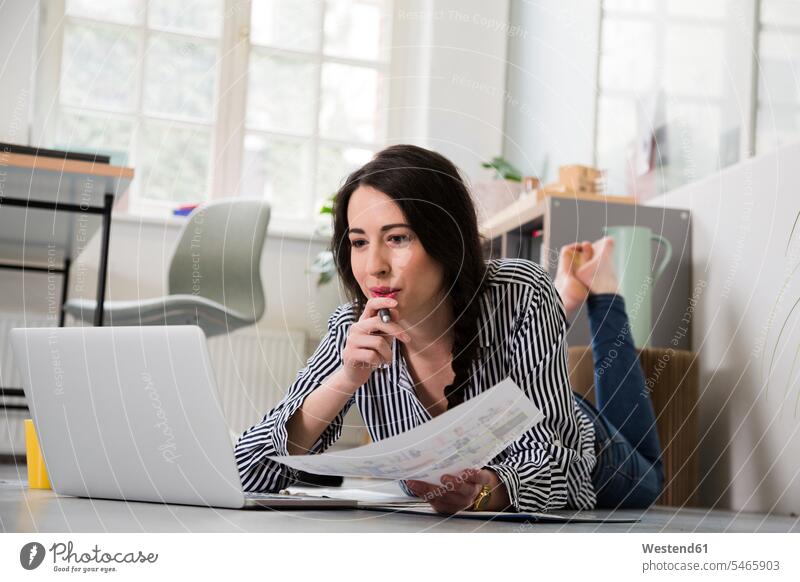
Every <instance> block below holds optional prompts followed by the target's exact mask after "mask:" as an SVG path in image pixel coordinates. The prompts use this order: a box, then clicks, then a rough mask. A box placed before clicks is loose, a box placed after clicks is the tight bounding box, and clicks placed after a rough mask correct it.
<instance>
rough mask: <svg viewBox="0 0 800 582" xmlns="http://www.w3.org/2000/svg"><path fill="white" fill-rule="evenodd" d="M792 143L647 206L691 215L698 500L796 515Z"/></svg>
mask: <svg viewBox="0 0 800 582" xmlns="http://www.w3.org/2000/svg"><path fill="white" fill-rule="evenodd" d="M798 160H800V144H796V145H793V146H790V147H785V148H783V149H781V150H779V151H777V152H774V153H770V154H765V155H762V156H759V157H756V158H751V159H749V160H747V161H745V162H743V163H740V164H738V165H736V166H732V167H730V168H728V169H726V170H725V171H723V172H722V173H720V174H717V175H715V176H712V177H710V178H707V179H705V180H703V181H701V182H698V183H696V184H692V185H689V186H686V187H684V188H681V189H679V190H675V191H672V192H670V193H668V194H665V195H663V196H661V197H658V198H656V199H654V200H653V201H652V202H650V203H648V205H655V206H662V205H663V206H665V207H675V208H688V209H691V212H692V237H693V249H692V263H693V274H694V282H693V288H694V289H696V290H697V291H698V292H697V294H696V299H697V304H696V306H695V311H694V314H693V315H694V320H693V323H692V326H693V328H692V345H693V346H694V350H695V351H696V352H697V354H698V362H699V365H700V391H701V398H700V405H699V419H700V442H699V444H698V446H699V454H700V468H701V479H702V481H701V488H700V501H701V503H702V504H703V505H704V506H720V507H725V508H730V509H735V510H742V511H759V512H766V511H774V512H776V513H779V514H786V515H788V514H790V513H794V514H795V515H796V514H798V513H800V479H798V474H800V464H799V463H798V459H800V383H799V382H798V374H800V359H799V358H798V354H800V325H799V324H800V309H798V307H796V306H798V305H800V303H798V299H799V298H800V274H799V273H798V270H800V224H798V225H796V226H795V220H796V219H797V218H798V216H800V198H798V196H797V193H798V192H799V191H800V174H798V173H797V164H798Z"/></svg>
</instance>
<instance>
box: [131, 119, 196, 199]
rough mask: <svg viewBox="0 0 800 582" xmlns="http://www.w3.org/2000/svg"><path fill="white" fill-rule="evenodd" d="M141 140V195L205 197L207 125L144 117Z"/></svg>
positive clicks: (139, 178)
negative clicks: (188, 125)
mask: <svg viewBox="0 0 800 582" xmlns="http://www.w3.org/2000/svg"><path fill="white" fill-rule="evenodd" d="M141 141H142V143H141V146H140V147H139V152H140V153H141V156H142V160H141V161H140V162H138V163H137V168H136V169H137V174H138V175H137V177H136V180H137V182H139V184H138V187H139V188H141V189H143V193H142V197H144V198H151V199H156V200H170V201H173V202H201V201H203V200H205V199H206V198H207V196H208V192H207V188H208V169H209V159H210V157H211V130H210V129H193V128H188V127H184V126H179V125H175V124H168V123H163V122H157V121H146V122H145V123H144V124H143V126H142V140H141ZM140 191H141V190H140Z"/></svg>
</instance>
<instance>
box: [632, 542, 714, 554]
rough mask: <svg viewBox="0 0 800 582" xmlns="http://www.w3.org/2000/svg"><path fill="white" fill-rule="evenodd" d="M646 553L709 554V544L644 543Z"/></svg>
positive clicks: (643, 549) (643, 548)
mask: <svg viewBox="0 0 800 582" xmlns="http://www.w3.org/2000/svg"><path fill="white" fill-rule="evenodd" d="M642 551H643V552H644V553H645V554H707V553H708V544H687V545H683V546H676V545H672V544H663V545H659V544H642Z"/></svg>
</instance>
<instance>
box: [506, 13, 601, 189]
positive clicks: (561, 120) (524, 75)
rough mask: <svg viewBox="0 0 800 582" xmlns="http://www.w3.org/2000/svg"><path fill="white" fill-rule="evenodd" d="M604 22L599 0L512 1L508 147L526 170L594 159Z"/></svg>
mask: <svg viewBox="0 0 800 582" xmlns="http://www.w3.org/2000/svg"><path fill="white" fill-rule="evenodd" d="M599 22H600V2H599V1H596V0H595V1H591V2H587V1H586V0H560V1H558V2H532V1H529V0H514V1H512V3H511V14H510V23H511V31H512V34H510V35H509V46H508V73H507V76H508V86H507V91H508V92H507V94H506V96H505V101H506V116H505V126H504V128H505V137H504V143H503V152H504V155H505V156H506V158H507V159H508V160H509V161H511V162H512V163H513V164H515V165H516V166H517V167H519V168H520V170H522V171H523V172H524V173H525V174H529V175H538V174H539V173H540V172H543V171H544V166H545V164H546V165H547V172H546V175H545V176H544V180H545V181H546V182H550V181H553V180H555V179H556V178H557V177H558V167H559V166H561V165H564V164H587V165H591V164H592V150H593V142H594V137H593V136H594V98H595V89H596V85H597V75H596V64H597V46H598V31H599ZM545 160H546V161H545Z"/></svg>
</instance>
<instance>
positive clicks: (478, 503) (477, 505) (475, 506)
mask: <svg viewBox="0 0 800 582" xmlns="http://www.w3.org/2000/svg"><path fill="white" fill-rule="evenodd" d="M491 496H492V488H491V487H490V486H489V485H484V486H483V487H481V490H480V491H478V496H477V497H476V498H475V501H473V502H472V507H471V510H472V511H482V510H483V508H484V507H486V506H487V505H489V499H490V498H491Z"/></svg>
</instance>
